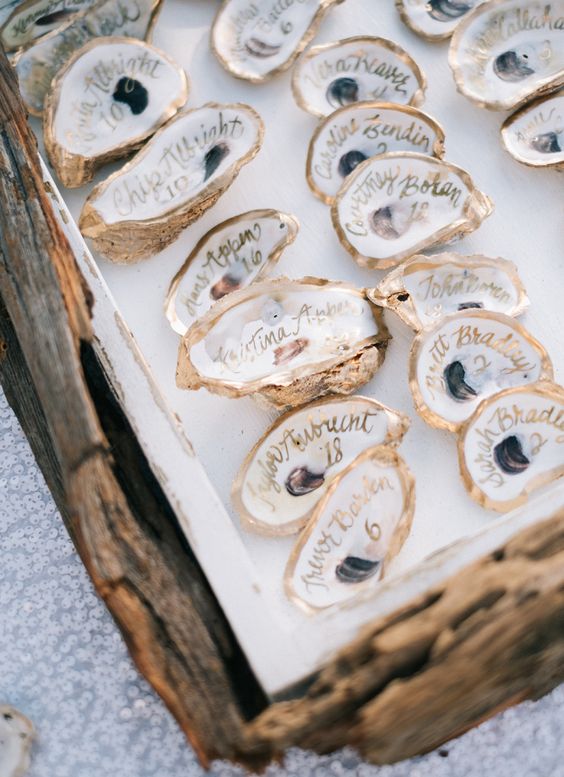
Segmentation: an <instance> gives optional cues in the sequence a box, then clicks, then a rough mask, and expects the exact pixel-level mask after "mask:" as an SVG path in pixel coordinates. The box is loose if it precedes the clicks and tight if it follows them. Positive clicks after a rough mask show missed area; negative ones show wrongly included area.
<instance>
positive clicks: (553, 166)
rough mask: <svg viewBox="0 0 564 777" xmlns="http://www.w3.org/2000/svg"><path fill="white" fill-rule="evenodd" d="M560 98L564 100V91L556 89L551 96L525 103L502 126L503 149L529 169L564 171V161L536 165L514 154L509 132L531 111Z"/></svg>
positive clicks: (543, 96)
mask: <svg viewBox="0 0 564 777" xmlns="http://www.w3.org/2000/svg"><path fill="white" fill-rule="evenodd" d="M558 97H562V98H563V100H564V89H556V91H554V92H550V93H549V94H546V95H541V96H540V97H537V98H536V99H535V100H531V102H528V103H525V105H523V106H521V108H519V109H518V110H516V111H515V112H514V113H512V114H511V115H510V116H508V117H507V118H506V119H505V121H504V122H503V124H502V125H501V130H500V134H501V141H502V144H503V147H504V148H505V150H506V151H507V153H508V154H509V155H510V156H512V157H513V159H515V160H516V161H517V162H520V163H521V164H522V165H526V166H527V167H534V168H536V169H538V168H546V169H548V170H564V159H561V160H560V162H552V163H550V161H548V162H545V163H544V164H543V163H542V161H540V162H538V163H536V162H533V161H531V160H530V159H525V157H523V156H520V155H519V154H514V153H513V151H512V150H511V149H510V147H509V146H508V144H507V137H508V135H509V130H510V128H511V126H512V125H513V123H514V122H516V121H517V120H518V119H520V118H522V117H523V116H525V115H526V114H527V113H529V111H534V110H536V109H537V108H538V107H539V106H540V105H543V104H544V103H546V102H550V100H553V99H555V98H558Z"/></svg>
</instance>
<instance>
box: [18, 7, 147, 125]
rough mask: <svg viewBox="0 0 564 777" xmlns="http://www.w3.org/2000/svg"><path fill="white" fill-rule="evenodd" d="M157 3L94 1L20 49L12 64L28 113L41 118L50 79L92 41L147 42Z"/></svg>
mask: <svg viewBox="0 0 564 777" xmlns="http://www.w3.org/2000/svg"><path fill="white" fill-rule="evenodd" d="M161 3H162V0H98V2H96V3H95V4H94V5H93V6H91V7H90V8H86V10H84V11H81V12H80V13H78V14H76V15H74V16H71V18H70V19H69V21H68V22H66V23H65V24H63V25H62V26H61V27H58V28H57V29H55V30H53V32H50V33H49V34H48V35H45V36H44V37H43V38H41V39H40V40H39V41H37V43H32V44H31V45H30V46H28V47H27V48H24V49H23V50H22V51H21V52H20V53H19V54H18V55H17V57H16V58H15V59H14V65H15V68H16V73H17V75H18V80H19V85H20V91H21V95H22V98H23V101H24V103H25V105H26V107H27V109H28V111H29V112H30V113H31V114H33V115H34V116H40V115H41V113H42V112H43V106H44V103H45V98H46V96H47V94H48V92H49V90H50V88H51V83H52V81H53V78H54V77H55V76H56V75H57V73H58V72H59V70H60V69H61V68H62V67H64V65H66V64H67V62H68V61H69V60H70V59H71V57H72V56H73V55H74V53H75V52H76V51H77V50H78V49H79V48H81V47H82V46H84V45H85V44H86V43H88V42H89V41H91V40H92V39H93V38H98V37H100V36H102V35H104V36H123V37H126V38H139V39H141V40H143V39H147V40H148V39H150V34H151V30H152V28H153V25H154V24H155V21H156V18H157V15H158V12H159V9H160V5H161Z"/></svg>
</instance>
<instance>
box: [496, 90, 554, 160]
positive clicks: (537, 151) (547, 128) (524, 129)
mask: <svg viewBox="0 0 564 777" xmlns="http://www.w3.org/2000/svg"><path fill="white" fill-rule="evenodd" d="M501 137H502V140H503V145H504V146H505V148H506V149H507V150H508V151H509V153H510V154H511V156H512V157H513V158H514V159H516V160H517V161H518V162H521V163H522V164H524V165H528V166H529V167H552V168H555V169H556V170H562V169H564V89H561V90H560V91H559V92H556V93H555V94H551V95H549V96H548V97H540V98H539V99H538V100H533V102H532V103H528V104H527V105H525V106H523V108H521V109H520V110H518V111H517V112H516V113H514V114H513V115H512V116H510V117H509V118H508V119H506V121H505V122H504V124H503V126H502V128H501Z"/></svg>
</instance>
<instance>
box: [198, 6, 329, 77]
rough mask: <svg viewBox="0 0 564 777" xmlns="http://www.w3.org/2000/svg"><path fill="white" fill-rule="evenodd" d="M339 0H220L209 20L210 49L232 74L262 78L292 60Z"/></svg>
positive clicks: (285, 66)
mask: <svg viewBox="0 0 564 777" xmlns="http://www.w3.org/2000/svg"><path fill="white" fill-rule="evenodd" d="M342 1H343V0H300V2H299V3H294V2H283V3H272V0H268V1H267V0H254V2H251V0H223V2H222V4H221V6H220V8H219V10H218V12H217V15H216V17H215V20H214V23H213V26H212V31H211V46H212V50H213V51H214V53H215V55H216V57H217V58H218V60H219V61H220V62H221V64H222V65H223V67H224V68H225V69H226V70H227V71H228V72H229V73H231V74H232V75H234V76H236V77H237V78H243V79H245V80H247V81H252V82H254V83H260V82H262V81H266V80H268V79H269V78H272V77H273V76H275V75H276V74H277V73H280V72H282V71H284V70H287V69H288V68H289V67H290V66H291V65H292V64H293V62H295V60H296V58H297V57H298V56H299V55H300V54H301V52H302V51H303V50H304V49H305V47H306V46H307V44H308V43H309V42H310V40H311V39H312V38H313V36H314V35H315V33H316V31H317V28H318V27H319V25H320V24H321V20H322V18H323V17H324V16H325V14H326V13H327V11H329V9H330V8H331V7H332V6H334V5H335V4H338V3H340V2H342Z"/></svg>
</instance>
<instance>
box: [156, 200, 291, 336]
mask: <svg viewBox="0 0 564 777" xmlns="http://www.w3.org/2000/svg"><path fill="white" fill-rule="evenodd" d="M299 228H300V225H299V223H298V220H297V219H296V218H294V216H289V215H288V214H287V213H280V211H277V210H251V211H249V212H248V213H241V214H240V215H239V216H233V218H230V219H227V221H222V222H221V224H217V226H215V227H214V228H213V229H211V230H210V231H209V232H207V233H206V234H205V235H204V236H203V237H202V239H201V240H200V241H199V242H198V243H197V244H196V247H195V248H194V250H193V251H192V252H191V253H190V256H189V257H188V259H186V261H185V262H184V264H183V265H182V267H181V268H180V270H179V271H178V272H177V273H176V275H175V276H174V278H173V279H172V282H171V284H170V288H169V290H168V294H167V298H166V302H165V312H166V317H167V318H168V320H169V322H170V325H171V326H172V328H173V329H174V331H175V332H178V334H180V335H184V334H186V332H187V331H188V329H189V328H190V326H191V325H192V324H193V323H194V321H196V320H197V319H198V318H200V317H201V316H203V315H204V313H207V311H208V310H209V309H210V308H211V307H212V305H213V304H214V303H215V302H216V301H217V300H218V299H221V298H222V297H224V296H225V295H226V294H230V293H231V292H233V291H236V290H237V289H241V288H244V287H245V286H248V285H249V284H250V283H252V282H253V281H255V280H258V279H259V278H260V277H261V276H262V275H264V274H265V273H266V272H267V271H268V270H270V269H271V268H272V267H273V265H274V264H275V263H276V262H277V261H278V259H279V258H280V255H281V254H282V251H284V249H285V248H286V247H287V246H288V245H290V243H293V242H294V240H295V239H296V235H297V234H298V229H299Z"/></svg>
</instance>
